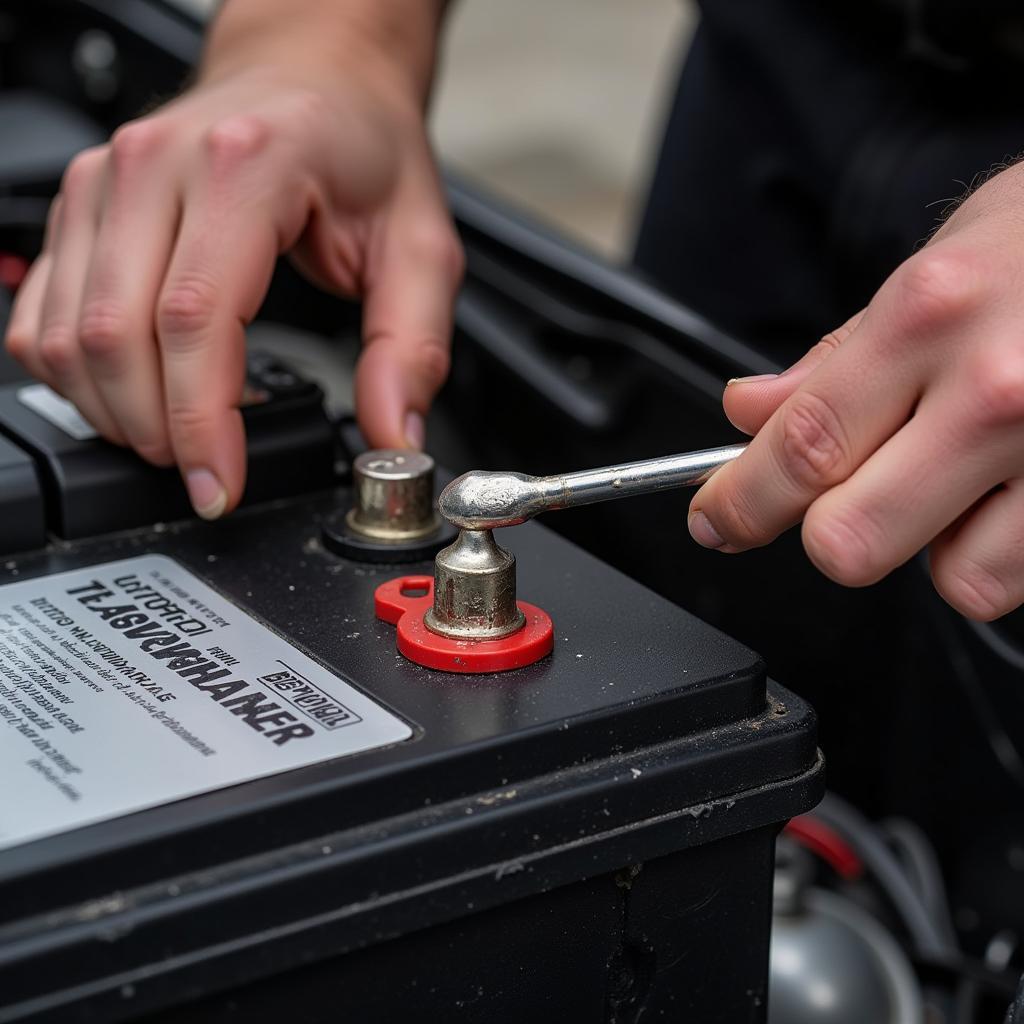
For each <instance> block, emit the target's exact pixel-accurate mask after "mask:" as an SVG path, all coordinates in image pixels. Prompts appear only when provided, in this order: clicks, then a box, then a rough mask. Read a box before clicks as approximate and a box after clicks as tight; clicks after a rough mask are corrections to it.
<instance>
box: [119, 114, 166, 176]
mask: <svg viewBox="0 0 1024 1024" xmlns="http://www.w3.org/2000/svg"><path fill="white" fill-rule="evenodd" d="M166 137H167V129H166V128H165V127H164V125H163V124H161V122H160V121H159V120H157V119H153V118H147V119H144V120H141V121H129V122H128V124H124V125H122V126H121V127H120V128H118V129H117V131H115V132H114V134H113V135H112V136H111V137H110V158H111V162H112V163H113V166H114V169H115V170H116V171H125V170H128V169H131V168H133V167H135V166H137V165H138V164H140V163H143V162H145V161H147V160H150V159H152V158H153V157H154V156H156V155H157V154H158V153H159V152H160V150H161V149H162V148H163V144H164V141H165V139H166Z"/></svg>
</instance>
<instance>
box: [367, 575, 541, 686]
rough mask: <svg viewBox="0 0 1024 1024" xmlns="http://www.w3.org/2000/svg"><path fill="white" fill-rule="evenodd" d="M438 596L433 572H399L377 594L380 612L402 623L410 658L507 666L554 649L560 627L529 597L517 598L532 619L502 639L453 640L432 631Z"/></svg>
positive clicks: (449, 668) (466, 667)
mask: <svg viewBox="0 0 1024 1024" xmlns="http://www.w3.org/2000/svg"><path fill="white" fill-rule="evenodd" d="M433 600H434V580H433V577H431V576H399V577H398V579H394V580H388V582H387V583H382V584H381V585H380V586H379V587H378V588H377V590H376V593H375V594H374V611H375V612H376V615H377V618H378V619H382V620H383V621H384V622H390V623H391V624H392V625H393V626H397V627H398V650H399V652H400V653H401V654H403V655H405V657H407V658H408V659H409V660H410V661H414V662H416V664H417V665H423V666H424V667H426V668H434V669H439V670H440V671H442V672H462V673H479V672H507V671H509V670H510V669H514V668H524V667H525V666H526V665H532V664H533V663H534V662H535V661H540V659H541V658H543V657H546V656H547V655H548V654H550V653H551V651H552V649H553V648H554V645H555V629H554V625H553V624H552V622H551V616H550V615H548V613H547V612H545V611H543V610H542V609H540V608H537V607H536V606H534V605H532V604H527V603H526V602H525V601H517V602H516V604H518V605H519V607H520V608H521V609H522V611H523V614H524V615H525V616H526V625H524V626H523V628H522V629H520V630H518V631H517V632H515V633H513V634H512V635H511V636H506V637H502V638H501V639H500V640H453V639H451V638H450V637H446V636H438V634H437V633H431V631H430V630H429V629H427V627H426V626H425V625H424V624H423V616H424V614H425V613H426V611H427V609H428V608H429V607H430V606H431V604H432V603H433Z"/></svg>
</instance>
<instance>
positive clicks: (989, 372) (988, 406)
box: [969, 347, 1024, 429]
mask: <svg viewBox="0 0 1024 1024" xmlns="http://www.w3.org/2000/svg"><path fill="white" fill-rule="evenodd" d="M969 381H970V389H971V393H970V401H971V406H972V408H973V414H974V420H975V422H976V424H977V425H978V426H979V427H981V428H982V429H985V428H990V427H1003V426H1013V425H1016V424H1019V423H1020V422H1021V421H1022V420H1024V352H1021V351H1012V350H1008V349H1007V348H1006V347H989V348H986V349H984V350H982V351H980V352H979V353H977V355H976V356H975V358H974V360H973V365H972V366H971V368H970V373H969Z"/></svg>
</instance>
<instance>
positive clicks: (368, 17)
mask: <svg viewBox="0 0 1024 1024" xmlns="http://www.w3.org/2000/svg"><path fill="white" fill-rule="evenodd" d="M445 2H446V0H290V2H289V3H288V4H287V5H285V4H283V3H282V2H281V0H227V2H226V3H225V4H224V5H223V7H222V9H221V12H220V14H219V16H218V17H217V19H216V21H215V23H214V24H213V26H212V28H211V30H210V33H209V36H208V40H207V45H206V50H205V52H204V54H203V59H202V62H201V64H200V68H199V73H198V77H197V82H198V84H200V85H211V84H216V83H217V82H220V81H222V80H224V79H227V78H231V77H234V76H235V75H237V74H239V73H242V72H246V71H249V70H254V69H256V68H262V69H264V70H266V71H268V72H271V73H281V74H282V75H283V77H290V78H294V77H296V76H298V77H301V78H303V79H307V80H308V79H314V80H317V79H318V80H321V81H325V82H327V83H330V82H331V81H344V80H348V81H350V80H351V79H352V77H353V75H354V74H357V75H359V76H361V77H363V78H368V79H369V81H370V83H371V84H373V85H375V86H377V87H378V88H380V89H383V90H385V91H387V92H388V93H390V94H392V95H393V96H394V98H395V99H397V100H398V101H399V102H401V103H403V104H409V103H412V104H414V105H415V107H417V108H418V109H419V110H421V111H422V110H423V109H424V108H425V107H426V103H427V99H428V97H429V93H430V85H431V81H432V78H433V72H434V63H435V57H436V50H437V40H438V35H439V32H440V24H441V18H442V14H443V11H444V7H445Z"/></svg>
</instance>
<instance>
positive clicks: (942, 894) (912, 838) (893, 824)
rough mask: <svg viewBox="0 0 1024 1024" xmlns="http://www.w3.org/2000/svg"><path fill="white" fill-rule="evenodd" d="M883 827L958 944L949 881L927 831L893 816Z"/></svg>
mask: <svg viewBox="0 0 1024 1024" xmlns="http://www.w3.org/2000/svg"><path fill="white" fill-rule="evenodd" d="M881 827H882V830H883V831H884V832H885V833H886V834H887V835H888V837H889V839H890V840H891V842H892V843H893V844H895V846H896V847H897V852H898V853H902V855H903V857H904V858H905V860H906V865H905V866H906V868H907V871H908V872H909V874H910V876H911V881H912V882H913V883H914V887H915V888H916V889H917V891H918V893H919V894H920V896H921V899H922V901H923V902H924V905H925V907H926V908H927V909H928V912H929V913H930V914H931V916H932V918H933V919H934V920H935V921H936V922H937V923H938V924H939V926H940V927H941V929H942V931H943V932H944V933H945V934H946V935H947V936H948V937H949V938H950V939H951V941H953V942H954V943H955V941H956V928H955V927H954V925H953V914H952V912H951V911H950V908H949V900H948V899H947V897H946V884H945V882H944V880H943V878H942V870H941V868H940V867H939V858H938V857H937V856H936V854H935V850H934V848H933V847H932V844H931V842H929V840H928V837H927V836H926V835H925V833H924V831H923V830H922V829H921V828H920V827H919V826H918V825H916V824H915V823H914V822H912V821H910V820H909V819H907V818H891V819H889V820H888V821H884V822H882V825H881Z"/></svg>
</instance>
